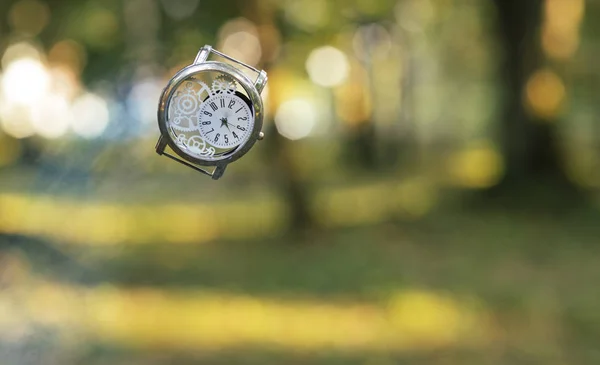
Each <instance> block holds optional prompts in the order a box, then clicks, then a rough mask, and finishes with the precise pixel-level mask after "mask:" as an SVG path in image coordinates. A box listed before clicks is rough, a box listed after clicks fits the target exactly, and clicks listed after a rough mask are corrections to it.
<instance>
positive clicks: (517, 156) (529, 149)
mask: <svg viewBox="0 0 600 365" xmlns="http://www.w3.org/2000/svg"><path fill="white" fill-rule="evenodd" d="M543 3H544V2H543V0H525V1H524V0H494V4H495V6H496V9H497V15H498V20H497V36H498V42H499V45H500V47H501V51H502V53H503V54H502V56H503V57H504V59H503V62H502V63H501V67H500V71H501V80H502V82H503V83H504V85H503V86H504V92H505V97H504V104H503V106H502V108H503V109H502V110H503V112H502V115H501V116H500V117H501V118H502V119H501V122H500V124H499V126H500V143H501V147H502V152H503V154H504V158H505V175H504V178H503V180H502V181H501V182H500V183H499V184H498V185H497V186H495V187H494V188H492V189H490V190H489V191H488V192H489V193H492V194H493V195H499V196H502V197H509V196H510V197H513V198H515V197H516V198H517V199H520V197H517V195H520V194H515V192H516V191H532V190H531V189H532V188H533V189H534V190H533V191H538V189H542V190H544V191H547V190H554V191H556V190H557V189H558V190H561V191H563V192H567V191H570V192H575V191H576V189H575V188H574V186H573V184H571V183H570V182H569V179H568V178H567V176H566V174H565V170H564V166H563V163H562V162H563V161H562V157H563V156H564V155H563V154H562V153H561V151H560V148H559V145H558V136H557V129H556V122H557V121H556V120H548V119H545V120H542V119H538V118H537V117H535V116H532V114H530V113H529V112H528V111H527V110H526V107H525V104H524V102H523V93H524V90H525V88H526V85H527V81H528V79H529V77H531V75H533V73H534V72H536V71H537V70H539V69H541V68H542V67H544V64H545V60H544V55H543V53H542V50H541V45H540V36H539V31H540V27H541V24H542V20H543Z"/></svg>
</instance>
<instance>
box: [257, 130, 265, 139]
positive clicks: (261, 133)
mask: <svg viewBox="0 0 600 365" xmlns="http://www.w3.org/2000/svg"><path fill="white" fill-rule="evenodd" d="M264 138H265V134H264V133H263V132H260V133H259V134H258V140H259V141H262V140H263V139H264Z"/></svg>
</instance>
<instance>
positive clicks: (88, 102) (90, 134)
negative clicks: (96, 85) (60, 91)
mask: <svg viewBox="0 0 600 365" xmlns="http://www.w3.org/2000/svg"><path fill="white" fill-rule="evenodd" d="M108 122H109V114H108V105H107V103H106V101H105V100H104V99H103V98H102V97H100V96H98V95H95V94H92V93H86V94H84V95H82V96H80V97H79V98H77V99H76V100H75V102H74V103H73V105H72V107H71V128H72V129H73V131H74V132H75V133H76V134H78V135H79V136H81V137H84V138H88V139H91V138H96V137H99V136H100V135H101V134H102V133H103V132H104V130H105V129H106V126H107V125H108Z"/></svg>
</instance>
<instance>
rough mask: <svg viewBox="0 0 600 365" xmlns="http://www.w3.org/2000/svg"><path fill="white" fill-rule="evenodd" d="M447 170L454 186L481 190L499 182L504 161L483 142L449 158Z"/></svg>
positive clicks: (488, 144)
mask: <svg viewBox="0 0 600 365" xmlns="http://www.w3.org/2000/svg"><path fill="white" fill-rule="evenodd" d="M448 168H449V172H450V176H451V178H452V179H453V181H454V182H455V183H456V184H458V185H460V186H464V187H468V188H478V189H483V188H488V187H491V186H494V185H495V184H497V183H498V181H500V178H501V177H502V174H503V173H504V161H503V159H502V156H501V155H500V153H499V152H498V150H497V149H496V148H495V147H494V146H493V145H491V144H490V143H488V142H485V141H484V142H482V143H478V144H475V145H474V146H472V147H469V148H466V149H465V150H463V151H460V152H457V153H455V154H454V155H453V156H451V157H450V160H449V162H448Z"/></svg>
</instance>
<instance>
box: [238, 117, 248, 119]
mask: <svg viewBox="0 0 600 365" xmlns="http://www.w3.org/2000/svg"><path fill="white" fill-rule="evenodd" d="M238 120H248V117H239V118H238Z"/></svg>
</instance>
